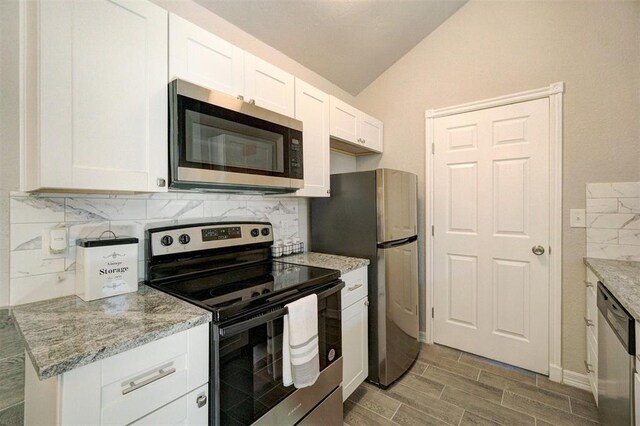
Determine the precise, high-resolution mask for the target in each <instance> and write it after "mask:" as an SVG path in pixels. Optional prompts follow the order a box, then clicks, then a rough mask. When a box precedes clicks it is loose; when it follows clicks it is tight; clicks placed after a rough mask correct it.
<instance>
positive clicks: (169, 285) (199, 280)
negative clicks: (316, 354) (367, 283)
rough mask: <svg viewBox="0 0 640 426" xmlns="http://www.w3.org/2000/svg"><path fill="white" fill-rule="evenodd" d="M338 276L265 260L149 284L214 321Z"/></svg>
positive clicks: (294, 293)
mask: <svg viewBox="0 0 640 426" xmlns="http://www.w3.org/2000/svg"><path fill="white" fill-rule="evenodd" d="M339 277H340V272H339V271H336V270H332V269H324V268H317V267H311V266H302V265H294V264H290V263H285V262H281V261H273V260H265V261H261V262H257V263H254V264H250V265H243V266H239V267H230V268H227V269H223V270H217V271H216V272H214V273H210V274H205V275H202V276H198V277H195V278H189V279H177V280H175V281H169V282H163V283H156V284H154V283H150V285H151V286H153V287H156V288H158V289H160V290H162V291H165V292H168V293H171V294H173V295H174V296H177V297H179V298H181V299H183V300H186V301H188V302H191V303H194V304H196V305H198V306H200V307H202V308H204V309H207V310H209V311H211V312H212V313H213V321H214V322H217V321H223V320H226V319H230V318H233V317H235V316H238V315H242V314H244V313H248V312H253V311H256V310H259V309H261V308H266V307H269V306H270V305H273V304H277V303H278V302H280V301H285V300H288V299H290V298H291V297H293V296H295V295H296V294H297V293H299V292H301V291H302V290H308V289H311V288H313V287H316V286H322V285H323V284H327V283H330V282H332V281H335V280H337V279H338V278H339Z"/></svg>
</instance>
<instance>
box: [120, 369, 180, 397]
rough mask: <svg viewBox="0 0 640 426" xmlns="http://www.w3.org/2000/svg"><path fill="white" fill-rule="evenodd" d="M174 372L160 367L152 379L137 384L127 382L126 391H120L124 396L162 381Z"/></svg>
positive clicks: (174, 370)
mask: <svg viewBox="0 0 640 426" xmlns="http://www.w3.org/2000/svg"><path fill="white" fill-rule="evenodd" d="M175 372H176V369H175V368H173V367H171V368H166V367H162V368H160V369H159V370H158V374H156V375H155V376H153V377H149V378H148V379H146V380H143V381H141V382H139V383H136V382H135V380H132V381H130V382H129V387H128V388H126V389H123V390H122V394H123V395H126V394H128V393H129V392H133V391H134V390H137V389H140V388H141V387H143V386H147V385H148V384H150V383H153V382H155V381H158V380H160V379H162V378H163V377H167V376H168V375H170V374H173V373H175Z"/></svg>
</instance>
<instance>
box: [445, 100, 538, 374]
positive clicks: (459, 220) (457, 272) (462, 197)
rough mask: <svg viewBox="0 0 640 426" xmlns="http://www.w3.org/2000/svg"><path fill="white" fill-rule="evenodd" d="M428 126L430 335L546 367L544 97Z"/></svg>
mask: <svg viewBox="0 0 640 426" xmlns="http://www.w3.org/2000/svg"><path fill="white" fill-rule="evenodd" d="M434 136H435V156H434V176H435V178H434V179H435V180H434V188H435V189H434V191H435V192H434V224H435V229H434V234H435V236H434V244H433V247H434V248H433V286H434V307H435V318H434V340H435V341H436V342H437V343H441V344H444V345H447V346H452V347H455V348H459V349H462V350H464V351H467V352H471V353H475V354H479V355H483V356H486V357H489V358H492V359H496V360H500V361H503V362H506V363H509V364H513V365H517V366H520V367H523V368H526V369H529V370H533V371H537V372H540V373H543V374H546V373H547V372H548V368H549V363H548V318H549V315H548V312H549V311H548V310H549V301H548V299H549V253H548V251H549V216H550V212H549V194H550V193H549V104H548V99H540V100H534V101H529V102H523V103H518V104H513V105H507V106H502V107H496V108H491V109H485V110H480V111H474V112H469V113H463V114H458V115H452V116H447V117H442V118H437V119H436V120H435V123H434ZM536 246H540V247H541V248H542V249H543V250H544V252H543V253H540V250H538V249H536V251H538V253H539V255H536V254H534V252H533V248H534V247H536Z"/></svg>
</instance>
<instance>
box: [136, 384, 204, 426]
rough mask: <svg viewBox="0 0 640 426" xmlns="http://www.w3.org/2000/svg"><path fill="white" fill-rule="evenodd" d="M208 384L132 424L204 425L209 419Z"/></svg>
mask: <svg viewBox="0 0 640 426" xmlns="http://www.w3.org/2000/svg"><path fill="white" fill-rule="evenodd" d="M207 388H208V385H204V386H202V387H200V388H198V389H196V390H194V391H192V392H189V393H188V394H186V395H184V396H183V397H182V398H178V399H176V400H175V401H173V402H171V403H169V404H167V405H165V406H164V407H162V408H160V409H158V410H157V411H154V412H153V413H151V414H149V415H147V416H145V417H143V418H141V419H140V420H138V421H136V422H133V423H132V424H133V425H174V426H177V425H180V426H182V425H185V426H186V425H193V426H196V425H202V426H204V425H206V424H207V421H208V420H209V416H208V413H209V395H208V389H207Z"/></svg>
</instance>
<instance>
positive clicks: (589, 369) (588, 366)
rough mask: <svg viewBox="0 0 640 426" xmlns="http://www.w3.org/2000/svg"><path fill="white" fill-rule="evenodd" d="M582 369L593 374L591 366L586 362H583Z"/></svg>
mask: <svg viewBox="0 0 640 426" xmlns="http://www.w3.org/2000/svg"><path fill="white" fill-rule="evenodd" d="M584 368H586V369H587V373H593V369H592V368H591V364H589V363H588V362H587V361H584Z"/></svg>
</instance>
